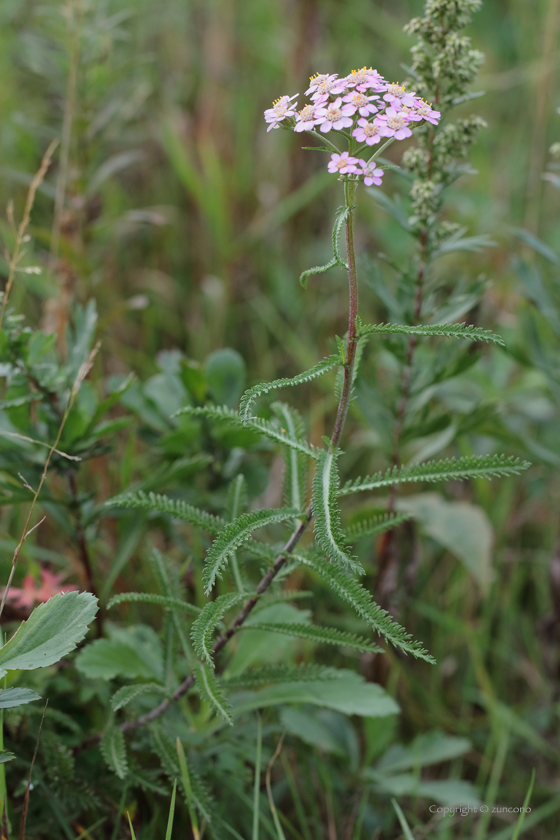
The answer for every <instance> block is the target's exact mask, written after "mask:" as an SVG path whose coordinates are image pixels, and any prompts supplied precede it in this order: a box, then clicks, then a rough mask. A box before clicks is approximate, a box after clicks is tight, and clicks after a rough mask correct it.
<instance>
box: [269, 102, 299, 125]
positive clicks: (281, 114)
mask: <svg viewBox="0 0 560 840" xmlns="http://www.w3.org/2000/svg"><path fill="white" fill-rule="evenodd" d="M298 96H299V93H294V95H293V96H281V97H280V99H277V100H276V101H275V102H273V104H272V108H268V109H267V110H266V111H265V112H264V119H265V122H267V123H270V125H269V126H268V128H267V131H271V129H273V128H279V127H280V123H281V122H283V121H284V120H285V119H287V118H288V117H293V116H295V113H296V103H295V102H292V99H296V97H298Z"/></svg>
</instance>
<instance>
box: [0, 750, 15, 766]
mask: <svg viewBox="0 0 560 840" xmlns="http://www.w3.org/2000/svg"><path fill="white" fill-rule="evenodd" d="M14 758H15V755H14V754H13V753H12V752H8V751H7V750H4V751H3V752H0V764H6V762H8V761H13V760H14Z"/></svg>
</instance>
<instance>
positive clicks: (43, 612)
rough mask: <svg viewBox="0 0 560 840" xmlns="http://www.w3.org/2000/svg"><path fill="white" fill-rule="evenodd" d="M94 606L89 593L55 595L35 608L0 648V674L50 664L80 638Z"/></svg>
mask: <svg viewBox="0 0 560 840" xmlns="http://www.w3.org/2000/svg"><path fill="white" fill-rule="evenodd" d="M97 609H98V606H97V598H95V597H94V596H93V595H91V594H90V593H89V592H66V593H63V594H61V595H55V596H54V597H53V598H50V599H49V600H48V601H47V602H46V603H44V604H40V605H39V606H38V607H35V609H34V610H33V612H32V613H31V615H30V616H29V618H28V619H27V621H24V622H23V624H20V626H19V628H18V629H17V630H16V632H15V634H14V635H13V636H12V638H11V639H10V640H9V641H8V642H6V644H5V645H4V647H3V648H2V649H1V650H0V676H4V674H6V673H7V672H8V671H33V670H35V668H45V667H46V666H47V665H54V664H55V662H58V661H59V660H60V659H62V657H63V656H66V655H67V654H68V653H70V651H72V650H74V649H75V647H76V645H77V644H78V642H81V641H82V639H83V638H84V637H85V635H86V633H87V631H88V624H90V623H91V622H92V621H93V619H94V618H95V614H96V613H97Z"/></svg>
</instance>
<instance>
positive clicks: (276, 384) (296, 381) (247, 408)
mask: <svg viewBox="0 0 560 840" xmlns="http://www.w3.org/2000/svg"><path fill="white" fill-rule="evenodd" d="M339 364H340V358H339V356H338V355H333V356H327V357H326V358H325V359H323V361H322V362H319V364H317V365H315V366H314V367H312V368H310V369H309V370H305V371H304V372H303V373H299V374H298V375H297V376H294V377H292V378H291V379H275V380H274V381H273V382H263V383H261V384H260V385H254V386H253V387H252V388H249V390H248V391H245V393H244V394H243V396H242V397H241V401H240V403H239V416H240V417H241V419H242V420H243V422H244V423H247V422H248V420H250V418H251V409H252V407H253V403H254V402H255V400H257V399H258V398H259V397H260V396H261V395H262V394H268V392H269V391H273V390H275V389H277V388H287V387H292V386H294V385H301V384H303V383H304V382H311V380H313V379H317V378H318V377H319V376H322V375H323V374H324V373H328V371H329V370H332V369H333V368H335V367H337V366H338V365H339Z"/></svg>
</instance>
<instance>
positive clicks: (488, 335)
mask: <svg viewBox="0 0 560 840" xmlns="http://www.w3.org/2000/svg"><path fill="white" fill-rule="evenodd" d="M357 329H358V335H357V337H358V338H362V337H363V336H366V335H378V334H386V335H419V336H425V337H426V336H436V335H440V336H444V337H446V338H468V339H469V340H471V341H485V342H488V341H490V342H492V343H493V344H500V345H502V346H504V340H503V338H502V337H501V336H499V335H495V334H494V333H492V332H490V330H483V329H481V327H474V326H473V325H472V324H465V323H463V324H423V325H419V326H409V325H407V324H362V322H361V321H360V322H359V323H358V322H357Z"/></svg>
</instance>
